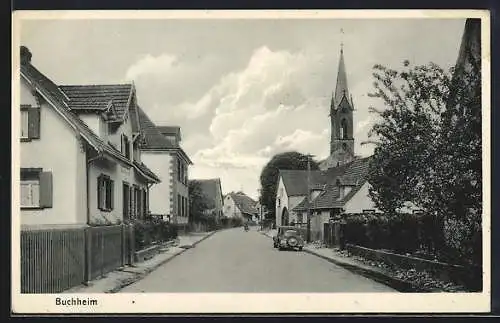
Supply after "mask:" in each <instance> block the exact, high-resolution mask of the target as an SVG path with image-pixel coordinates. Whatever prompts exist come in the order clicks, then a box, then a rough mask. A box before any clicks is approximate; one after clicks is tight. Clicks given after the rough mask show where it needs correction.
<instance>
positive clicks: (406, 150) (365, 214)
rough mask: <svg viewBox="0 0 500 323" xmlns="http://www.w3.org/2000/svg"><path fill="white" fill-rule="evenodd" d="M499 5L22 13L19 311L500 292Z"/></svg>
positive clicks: (305, 306) (410, 308)
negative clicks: (494, 277)
mask: <svg viewBox="0 0 500 323" xmlns="http://www.w3.org/2000/svg"><path fill="white" fill-rule="evenodd" d="M489 24H490V20H489V13H488V11H474V10H468V11H465V10H461V11H460V10H455V11H449V10H448V11H446V10H441V11H439V10H438V11H436V10H434V11H429V12H427V11H425V10H406V11H393V12H390V11H382V10H381V11H368V10H366V11H363V10H356V12H352V11H348V12H343V11H335V10H325V11H321V10H320V11H306V10H304V11H302V10H295V11H265V10H262V11H252V12H231V11H200V12H197V11H190V12H182V11H179V12H175V11H171V12H162V11H156V12H154V13H153V12H142V11H140V10H139V11H134V12H127V11H125V12H113V11H110V12H107V13H106V12H92V11H88V12H83V11H82V12H78V13H77V12H71V11H68V12H59V13H57V12H29V11H26V12H22V11H18V12H16V13H15V14H14V15H13V47H12V53H13V54H12V55H13V80H14V83H13V107H12V116H13V118H12V129H13V132H12V134H13V135H12V137H13V141H12V142H13V152H12V162H13V168H12V169H13V172H17V173H15V174H14V173H13V176H12V178H13V181H12V196H13V204H12V205H13V213H12V232H13V243H12V255H13V257H12V285H13V289H12V294H13V311H14V312H16V310H17V311H19V312H20V313H21V312H34V313H41V312H43V313H49V312H50V313H98V312H106V313H109V312H114V313H137V312H142V313H148V312H154V313H178V312H183V313H189V312H192V313H201V312H207V313H215V312H230V313H231V312H235V313H236V312H246V313H248V312H261V313H262V312H292V313H293V312H309V311H310V312H377V313H382V312H418V311H422V312H426V311H433V312H436V311H437V312H487V311H489V310H490V295H489V294H490V250H489V242H490V156H489V152H490V147H489V145H490V133H489V132H490V128H489V127H490V121H489V120H490V118H489V116H490V83H489V82H490V74H489V73H490V72H489V66H490V65H489V64H490V59H491V58H490V52H489V51H490V49H489V48H490V47H489V46H490V43H489V41H490V34H489V32H490V25H489Z"/></svg>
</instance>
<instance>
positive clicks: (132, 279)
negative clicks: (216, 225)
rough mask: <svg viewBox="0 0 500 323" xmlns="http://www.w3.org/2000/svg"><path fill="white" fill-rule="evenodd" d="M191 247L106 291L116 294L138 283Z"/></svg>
mask: <svg viewBox="0 0 500 323" xmlns="http://www.w3.org/2000/svg"><path fill="white" fill-rule="evenodd" d="M217 232H218V230H215V231H213V232H211V233H209V234H207V235H206V236H204V237H203V238H201V239H200V240H198V241H196V242H194V243H193V244H192V245H191V246H193V247H194V246H196V245H197V244H198V243H200V242H202V241H203V240H206V239H208V238H209V237H211V236H212V235H214V234H215V233H217ZM189 249H191V248H188V249H183V250H180V251H179V252H176V253H174V254H173V255H172V257H169V258H167V259H165V260H163V261H161V262H159V263H157V264H156V265H155V266H153V267H151V268H148V269H146V270H145V271H144V272H141V273H137V274H136V276H135V277H133V278H131V279H130V280H125V281H123V282H122V283H121V284H120V285H118V286H115V287H113V288H111V289H109V290H107V291H105V293H108V294H114V293H117V292H119V291H120V290H122V289H123V288H125V287H127V286H129V285H132V284H133V283H136V282H138V281H139V280H141V279H143V278H144V277H146V276H147V275H149V274H150V273H151V272H153V271H155V270H156V269H158V267H160V266H163V265H164V264H166V263H168V262H169V261H170V260H172V259H174V258H175V257H177V256H179V255H181V254H183V253H184V252H186V251H188V250H189Z"/></svg>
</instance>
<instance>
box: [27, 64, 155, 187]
mask: <svg viewBox="0 0 500 323" xmlns="http://www.w3.org/2000/svg"><path fill="white" fill-rule="evenodd" d="M21 76H22V77H24V78H25V79H26V81H27V82H28V83H30V84H31V86H33V87H34V88H35V90H36V91H37V92H38V93H39V94H40V95H41V96H42V97H44V99H45V100H47V101H48V103H49V104H51V105H53V106H54V108H55V109H56V110H57V111H59V113H61V114H62V115H63V116H64V118H66V119H67V120H68V122H69V123H70V124H71V125H72V126H73V127H74V128H75V129H76V131H77V132H78V133H79V134H80V135H81V136H82V138H83V139H84V140H86V141H87V142H88V143H89V144H90V145H91V146H92V147H94V149H95V150H96V151H97V152H98V153H105V154H107V155H109V156H111V157H112V158H114V159H115V160H118V161H121V162H123V163H125V164H127V165H129V166H132V167H134V166H135V165H134V163H132V162H131V161H130V160H129V159H127V158H126V157H125V156H124V155H122V154H121V152H120V151H118V150H117V149H116V148H114V147H113V146H111V145H110V144H109V143H106V142H104V141H103V140H102V139H101V138H100V137H99V136H98V135H97V134H95V133H94V132H93V131H92V130H91V129H90V128H89V127H88V126H87V125H86V124H85V122H83V121H82V120H81V119H80V118H79V117H78V116H77V115H76V114H75V113H74V112H72V110H71V109H70V108H69V106H68V103H67V102H68V99H67V97H66V96H65V94H64V93H63V92H62V91H61V90H60V89H59V87H58V86H57V85H56V84H55V83H54V82H52V80H50V79H49V78H48V77H46V76H45V75H44V74H43V73H41V72H40V71H39V70H38V69H37V68H36V67H34V66H33V65H32V64H31V63H29V62H28V63H26V64H22V65H21ZM135 167H137V166H135ZM151 173H152V172H151ZM155 177H156V176H155ZM156 179H158V178H157V177H156Z"/></svg>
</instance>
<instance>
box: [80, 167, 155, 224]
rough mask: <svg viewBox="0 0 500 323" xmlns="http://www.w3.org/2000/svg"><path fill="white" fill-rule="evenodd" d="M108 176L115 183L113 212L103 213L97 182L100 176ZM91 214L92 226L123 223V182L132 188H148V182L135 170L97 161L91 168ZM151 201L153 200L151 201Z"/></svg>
mask: <svg viewBox="0 0 500 323" xmlns="http://www.w3.org/2000/svg"><path fill="white" fill-rule="evenodd" d="M102 174H104V175H108V176H109V177H110V178H111V179H112V180H113V181H114V185H113V202H114V203H113V204H114V206H113V210H111V211H109V212H108V211H102V210H100V209H99V208H98V205H97V201H98V199H97V181H98V178H99V176H100V175H102ZM88 181H89V187H88V188H89V195H88V196H89V212H90V215H89V217H90V223H91V224H114V223H118V222H119V221H123V182H127V183H128V184H129V185H130V186H132V185H137V186H139V187H141V188H146V186H147V185H146V182H145V181H143V180H142V179H141V177H139V176H138V175H137V174H136V172H135V170H134V168H132V167H130V168H129V167H127V166H124V165H121V164H118V163H116V162H114V161H109V160H102V159H99V160H95V161H93V162H92V163H91V164H90V166H89V179H88ZM150 200H151V199H150Z"/></svg>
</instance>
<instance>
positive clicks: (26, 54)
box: [21, 46, 32, 65]
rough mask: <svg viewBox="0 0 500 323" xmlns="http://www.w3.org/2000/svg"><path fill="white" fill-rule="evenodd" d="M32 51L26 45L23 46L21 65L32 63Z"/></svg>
mask: <svg viewBox="0 0 500 323" xmlns="http://www.w3.org/2000/svg"><path fill="white" fill-rule="evenodd" d="M31 56H32V55H31V52H30V50H29V49H28V47H26V46H21V65H26V64H29V63H31Z"/></svg>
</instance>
